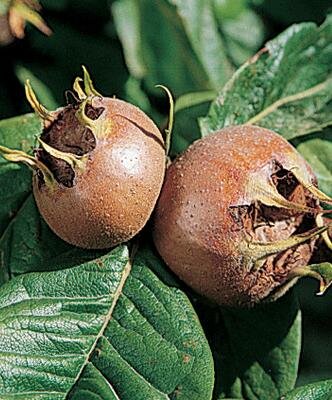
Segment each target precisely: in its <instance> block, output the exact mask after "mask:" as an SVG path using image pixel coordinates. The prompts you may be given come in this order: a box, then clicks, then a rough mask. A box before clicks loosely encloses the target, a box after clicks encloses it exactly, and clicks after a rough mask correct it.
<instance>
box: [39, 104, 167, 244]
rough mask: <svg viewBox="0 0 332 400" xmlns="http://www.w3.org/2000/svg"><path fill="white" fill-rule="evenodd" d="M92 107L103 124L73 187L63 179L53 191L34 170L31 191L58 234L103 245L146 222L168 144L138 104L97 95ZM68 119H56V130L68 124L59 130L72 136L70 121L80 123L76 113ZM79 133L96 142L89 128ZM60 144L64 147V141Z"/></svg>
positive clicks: (123, 237) (121, 239)
mask: <svg viewBox="0 0 332 400" xmlns="http://www.w3.org/2000/svg"><path fill="white" fill-rule="evenodd" d="M92 107H93V108H94V109H95V110H99V111H100V110H102V112H101V113H100V112H97V113H96V115H95V116H94V120H95V121H94V122H96V121H97V122H98V124H99V127H101V128H100V129H99V130H98V134H96V135H94V136H95V146H94V148H93V149H92V150H90V151H89V152H87V153H86V155H87V156H88V159H87V162H86V165H85V167H84V168H83V169H82V170H79V169H76V170H75V174H74V178H73V181H72V187H66V186H65V185H64V184H61V183H59V184H57V185H56V187H55V189H54V190H51V189H50V188H49V187H48V186H46V185H45V184H44V183H43V182H42V179H40V177H39V176H38V175H36V176H35V178H34V182H33V191H34V196H35V199H36V202H37V205H38V208H39V210H40V212H41V214H42V216H43V217H44V219H45V221H46V222H47V224H48V225H49V226H50V227H51V229H52V230H53V231H54V232H55V233H56V234H57V235H58V236H60V237H61V238H62V239H64V240H65V241H67V242H69V243H71V244H73V245H76V246H79V247H83V248H93V249H103V248H109V247H112V246H115V245H117V244H119V243H121V242H125V241H127V240H129V239H131V238H132V237H133V236H134V235H136V234H137V233H138V232H139V231H140V230H141V229H142V228H143V227H144V225H145V224H146V222H147V220H148V219H149V217H150V215H151V213H152V210H153V208H154V206H155V203H156V201H157V197H158V195H159V193H160V189H161V186H162V182H163V178H164V172H165V149H164V143H163V138H162V135H161V133H160V131H159V129H158V128H157V127H156V125H155V124H154V123H153V121H152V120H151V119H150V118H149V117H148V116H147V115H146V114H145V113H143V112H142V111H141V110H140V109H138V108H137V107H135V106H133V105H131V104H129V103H127V102H124V101H121V100H118V99H112V98H99V97H94V98H93V102H92ZM60 114H61V112H58V115H60ZM88 114H89V113H88ZM90 114H91V113H90ZM68 118H69V117H68ZM69 120H70V122H69V123H68V126H67V125H66V123H65V121H64V122H62V123H61V122H60V123H59V121H57V122H56V123H57V126H56V128H57V129H55V128H54V132H55V131H56V130H59V129H62V128H61V126H62V125H65V126H66V128H65V129H64V132H61V134H62V135H67V136H68V137H69V138H70V134H71V132H70V129H71V128H70V125H71V124H72V123H73V121H74V123H77V124H78V123H79V122H78V120H76V118H74V119H73V116H72V115H71V116H70V118H69V119H68V121H69ZM59 127H60V128H59ZM48 130H50V128H49V129H48ZM79 132H83V133H82V134H84V135H85V137H87V138H88V139H86V140H89V142H90V143H92V142H93V140H92V139H91V132H89V131H87V130H84V129H83V130H82V129H81V130H79ZM87 133H88V135H87ZM43 136H44V137H45V138H47V134H45V133H44V135H42V137H43ZM49 142H50V140H49ZM53 145H54V144H53ZM55 147H56V146H55ZM58 147H60V148H59V149H60V150H62V151H64V148H63V144H62V145H60V146H58ZM61 147H62V148H61ZM88 147H89V146H86V148H88ZM92 147H93V146H92ZM61 162H62V163H63V161H61ZM67 167H68V165H67ZM67 169H68V168H67ZM69 170H70V168H69ZM65 172H66V170H65ZM71 172H72V171H71ZM58 175H59V174H58ZM60 175H61V174H60ZM60 175H59V176H60ZM62 178H63V177H62ZM69 178H70V177H69ZM63 182H65V180H63Z"/></svg>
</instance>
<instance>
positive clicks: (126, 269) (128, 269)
mask: <svg viewBox="0 0 332 400" xmlns="http://www.w3.org/2000/svg"><path fill="white" fill-rule="evenodd" d="M131 267H132V259H131V258H129V260H128V262H127V264H126V265H125V267H124V269H123V274H122V277H121V279H120V282H119V286H118V287H117V289H116V291H115V292H114V295H113V300H112V303H111V306H110V309H109V311H108V313H107V314H106V316H105V320H104V322H103V324H102V326H101V327H100V330H99V332H98V334H97V335H96V339H95V340H94V342H93V344H92V346H91V348H90V350H89V352H88V353H87V355H86V358H85V360H84V362H83V363H82V366H81V368H80V370H79V371H78V374H77V376H76V377H75V380H74V382H73V384H72V386H71V387H70V388H69V389H68V391H67V396H68V393H69V392H70V391H71V389H72V388H73V387H74V385H75V384H76V383H77V382H78V380H79V379H80V377H81V375H82V373H83V370H84V368H85V367H86V366H87V364H88V363H89V360H90V358H91V356H92V354H93V352H94V351H95V349H96V347H97V344H98V342H99V339H100V338H101V337H103V336H104V333H105V330H106V328H107V326H108V324H109V322H110V320H111V318H112V315H113V311H114V309H115V306H116V304H117V302H118V300H119V297H120V295H121V293H122V289H123V287H124V285H125V283H126V281H127V278H128V276H129V274H130V272H131Z"/></svg>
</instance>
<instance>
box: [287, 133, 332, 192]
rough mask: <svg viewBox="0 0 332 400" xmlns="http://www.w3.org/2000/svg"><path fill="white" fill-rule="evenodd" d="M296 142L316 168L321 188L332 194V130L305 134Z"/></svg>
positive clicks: (313, 167)
mask: <svg viewBox="0 0 332 400" xmlns="http://www.w3.org/2000/svg"><path fill="white" fill-rule="evenodd" d="M294 144H295V145H296V148H297V150H298V151H299V152H300V153H301V154H302V155H303V157H304V158H305V159H306V160H307V161H308V162H309V164H310V165H311V167H312V169H313V170H314V173H315V175H316V176H317V178H318V183H319V187H320V188H321V190H322V191H323V192H324V193H326V194H327V195H328V196H332V164H331V154H332V130H331V129H325V130H324V131H323V132H320V133H317V134H315V135H308V136H305V137H303V138H300V140H295V141H294Z"/></svg>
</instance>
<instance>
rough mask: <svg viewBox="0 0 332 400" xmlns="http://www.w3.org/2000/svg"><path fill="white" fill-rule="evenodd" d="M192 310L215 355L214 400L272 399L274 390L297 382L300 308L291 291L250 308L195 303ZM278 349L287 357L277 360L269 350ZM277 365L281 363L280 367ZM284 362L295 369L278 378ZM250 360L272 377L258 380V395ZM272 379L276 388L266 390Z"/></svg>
mask: <svg viewBox="0 0 332 400" xmlns="http://www.w3.org/2000/svg"><path fill="white" fill-rule="evenodd" d="M196 308H197V312H198V314H199V316H200V319H201V322H202V324H203V326H204V328H205V333H206V335H207V338H208V341H209V343H210V346H211V348H212V352H213V356H214V362H215V379H216V382H215V389H214V396H213V398H214V399H220V398H223V397H225V396H226V397H236V398H238V397H242V398H244V399H248V400H249V399H254V398H259V399H260V400H274V399H277V398H279V395H280V394H282V393H279V395H278V396H277V397H276V396H275V395H274V394H273V391H274V392H277V391H280V390H281V391H282V389H283V387H282V386H284V385H285V382H287V381H289V385H290V386H291V385H292V384H294V383H295V377H296V369H297V363H298V353H299V348H298V347H299V346H298V340H297V339H299V338H298V335H297V330H296V329H294V324H296V318H297V315H298V311H299V308H298V302H297V300H296V298H295V295H294V294H293V292H290V293H288V294H287V295H286V296H284V297H283V298H281V299H280V300H278V301H277V302H274V303H270V304H265V305H261V306H257V307H255V308H253V309H244V310H243V309H241V310H225V309H221V308H208V307H206V306H205V307H203V306H202V305H201V304H199V303H198V304H197V306H196ZM292 327H293V330H292V332H291V335H290V330H291V329H292ZM288 342H290V347H289V348H288V347H287V345H288ZM280 347H282V348H283V350H285V349H287V350H286V352H283V355H284V356H285V357H284V359H283V360H276V358H275V357H273V356H272V354H271V352H273V350H275V349H277V348H280ZM296 348H297V351H296ZM292 350H293V351H294V352H295V355H296V356H295V357H290V358H289V359H288V358H287V356H288V355H289V354H290V353H291V351H292ZM286 353H287V354H286ZM293 355H294V354H293ZM279 363H285V365H283V366H281V365H280V364H279ZM287 363H288V364H289V369H290V370H293V372H292V371H290V374H289V377H288V378H287V377H285V376H280V371H281V370H283V369H287V368H286V367H287ZM254 364H259V366H260V367H261V368H262V370H263V371H264V373H266V374H267V375H269V376H270V378H271V379H268V381H269V382H260V383H259V386H260V393H255V388H253V387H252V386H251V383H252V382H253V381H254V380H255V379H257V377H256V378H255V377H254V376H252V375H250V371H249V369H250V368H251V367H253V365H254ZM278 375H279V376H278ZM258 379H259V378H258ZM293 381H294V382H293ZM271 382H273V386H274V388H271V387H270V388H269V385H271ZM286 385H287V383H286ZM271 389H274V390H271ZM263 391H264V392H266V395H265V396H264V395H262V393H263ZM255 396H256V397H255Z"/></svg>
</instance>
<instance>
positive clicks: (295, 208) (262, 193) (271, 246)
mask: <svg viewBox="0 0 332 400" xmlns="http://www.w3.org/2000/svg"><path fill="white" fill-rule="evenodd" d="M271 166H272V167H271ZM268 168H269V169H270V171H269V172H270V173H267V171H266V169H268ZM264 169H265V171H264ZM295 170H297V168H294V167H293V168H292V171H290V170H287V169H286V168H284V167H283V165H281V164H280V163H278V162H277V161H276V160H272V163H269V165H267V166H266V168H262V169H260V170H259V171H258V172H256V173H253V174H251V175H250V176H249V179H248V182H247V187H246V189H247V190H246V194H245V197H247V198H248V199H251V203H250V204H249V205H248V206H246V205H239V206H232V207H231V208H230V212H231V215H232V217H233V218H234V221H235V222H236V224H237V226H238V227H239V229H241V230H242V231H244V232H245V237H244V240H242V241H241V242H240V248H241V252H242V254H243V256H244V259H245V262H244V265H246V266H247V268H248V274H251V273H252V272H254V271H256V273H259V274H260V273H262V271H265V272H266V271H270V273H272V271H274V274H275V277H277V279H280V281H281V282H282V281H284V277H285V276H286V275H287V280H286V281H284V283H282V284H281V285H280V287H279V288H277V289H275V290H273V291H272V292H271V293H269V294H268V295H267V297H266V300H273V299H275V298H278V297H280V296H281V295H282V294H283V293H284V292H285V291H286V290H287V289H288V287H289V286H291V285H292V284H293V282H292V281H294V280H296V279H297V278H300V277H302V276H311V277H314V278H316V279H318V280H319V281H320V289H319V293H318V294H323V293H324V292H325V290H326V289H327V288H328V287H329V286H330V284H331V280H330V278H331V277H325V276H324V275H322V274H321V272H322V271H321V269H322V268H319V267H318V265H317V268H316V269H315V268H312V266H306V267H302V266H297V264H298V263H299V264H300V263H301V262H300V258H301V256H302V252H303V254H305V253H306V252H308V251H310V250H309V248H312V249H313V246H314V244H315V241H316V239H317V238H318V237H319V236H321V237H322V238H323V239H324V241H325V243H326V244H327V246H328V247H329V248H330V249H332V242H331V239H330V238H329V235H328V227H329V226H328V225H326V224H324V222H323V218H322V215H323V214H324V213H325V212H330V210H323V209H322V208H321V207H320V204H319V201H322V202H326V203H331V198H329V197H328V196H327V195H325V194H324V193H322V192H321V191H319V189H317V187H315V186H314V185H313V184H312V182H310V181H308V179H307V176H306V175H305V174H302V173H297V174H295V173H294V171H295ZM244 203H245V202H244ZM283 230H284V231H286V232H287V231H288V232H289V236H288V237H286V238H285V239H282V240H275V237H276V235H277V236H279V233H278V231H279V232H281V231H283ZM281 264H282V266H283V268H280V267H279V265H281ZM258 270H262V271H260V272H258ZM323 272H324V271H323ZM254 286H255V285H253V288H254ZM253 288H252V289H253Z"/></svg>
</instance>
